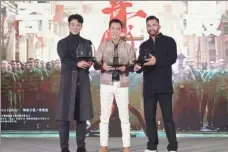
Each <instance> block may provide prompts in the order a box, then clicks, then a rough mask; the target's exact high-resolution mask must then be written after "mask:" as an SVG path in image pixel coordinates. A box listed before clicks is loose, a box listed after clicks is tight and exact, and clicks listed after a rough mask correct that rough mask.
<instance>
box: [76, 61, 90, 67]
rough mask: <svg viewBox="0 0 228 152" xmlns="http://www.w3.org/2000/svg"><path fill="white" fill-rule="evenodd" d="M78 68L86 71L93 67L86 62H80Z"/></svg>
mask: <svg viewBox="0 0 228 152" xmlns="http://www.w3.org/2000/svg"><path fill="white" fill-rule="evenodd" d="M77 66H78V67H79V68H82V69H86V68H88V67H90V66H91V65H90V64H89V63H88V62H86V61H80V62H78V64H77Z"/></svg>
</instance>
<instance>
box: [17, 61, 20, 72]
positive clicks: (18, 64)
mask: <svg viewBox="0 0 228 152" xmlns="http://www.w3.org/2000/svg"><path fill="white" fill-rule="evenodd" d="M17 69H18V70H21V63H20V62H17Z"/></svg>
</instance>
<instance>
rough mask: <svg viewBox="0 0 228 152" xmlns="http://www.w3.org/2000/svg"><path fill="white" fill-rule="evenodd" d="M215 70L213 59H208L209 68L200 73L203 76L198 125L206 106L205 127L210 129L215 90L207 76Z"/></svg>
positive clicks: (201, 122)
mask: <svg viewBox="0 0 228 152" xmlns="http://www.w3.org/2000/svg"><path fill="white" fill-rule="evenodd" d="M214 70H215V61H210V62H209V69H207V70H205V71H204V73H203V74H202V77H203V81H204V83H203V98H202V101H201V106H200V113H201V114H200V115H201V116H200V125H201V127H203V119H204V116H205V111H206V107H207V126H206V128H207V129H211V127H212V111H213V107H214V96H215V91H214V88H215V86H214V85H213V83H212V82H211V81H209V77H210V76H211V74H212V73H213V71H214Z"/></svg>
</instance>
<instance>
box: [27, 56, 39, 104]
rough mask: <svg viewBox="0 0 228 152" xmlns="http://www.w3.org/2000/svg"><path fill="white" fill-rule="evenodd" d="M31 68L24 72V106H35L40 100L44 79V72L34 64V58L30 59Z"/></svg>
mask: <svg viewBox="0 0 228 152" xmlns="http://www.w3.org/2000/svg"><path fill="white" fill-rule="evenodd" d="M28 64H29V69H28V70H26V71H25V72H24V73H23V79H24V90H25V94H24V96H25V105H24V106H23V107H30V108H31V107H34V106H35V104H37V101H38V100H39V90H40V84H41V82H42V80H43V76H42V73H41V71H40V70H39V69H37V68H35V66H34V59H33V58H29V59H28Z"/></svg>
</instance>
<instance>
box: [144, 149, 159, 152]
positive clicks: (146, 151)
mask: <svg viewBox="0 0 228 152" xmlns="http://www.w3.org/2000/svg"><path fill="white" fill-rule="evenodd" d="M144 152H158V151H157V150H148V149H146V150H145V151H144Z"/></svg>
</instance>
